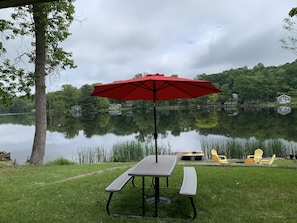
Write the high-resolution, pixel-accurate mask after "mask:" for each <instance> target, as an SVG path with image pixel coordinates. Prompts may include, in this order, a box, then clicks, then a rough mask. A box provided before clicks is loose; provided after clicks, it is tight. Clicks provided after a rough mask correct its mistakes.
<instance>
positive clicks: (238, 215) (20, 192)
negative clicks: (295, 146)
mask: <svg viewBox="0 0 297 223" xmlns="http://www.w3.org/2000/svg"><path fill="white" fill-rule="evenodd" d="M231 161H232V162H231V164H228V165H217V164H213V163H212V162H211V161H202V162H201V161H178V164H177V166H176V168H175V170H174V172H173V175H172V176H171V177H170V179H169V187H170V188H169V189H164V188H163V189H161V193H162V194H164V195H165V196H168V197H170V198H171V199H172V204H170V205H166V206H160V208H159V211H160V217H164V218H166V217H173V218H181V219H184V218H187V217H189V216H190V215H191V214H192V213H191V211H192V210H191V206H190V202H189V200H188V199H187V198H186V197H181V196H178V191H179V188H180V186H181V182H182V168H183V167H184V166H194V167H195V169H196V172H197V176H198V190H197V196H196V197H195V199H194V201H195V205H196V207H197V211H198V213H197V219H196V220H195V221H194V222H295V221H296V219H297V213H296V210H297V190H296V188H295V187H296V184H297V177H296V167H297V162H296V161H295V160H285V159H278V160H276V161H275V164H274V165H272V166H267V165H266V166H264V165H261V166H259V165H257V166H256V165H249V166H247V165H243V164H237V163H233V161H235V160H231ZM134 164H135V162H117V163H100V164H82V165H77V164H73V165H56V164H47V165H42V166H31V165H23V166H15V167H14V166H10V167H3V165H0V178H1V185H0V190H1V193H0V198H1V199H0V200H1V212H0V222H20V221H22V222H156V221H157V222H168V221H162V220H150V219H132V218H129V219H126V218H114V217H110V216H108V215H107V213H106V210H105V206H106V202H107V199H108V195H109V194H108V193H106V192H105V191H104V189H105V188H106V187H107V186H108V184H110V183H111V182H112V181H113V180H114V179H115V178H116V177H117V176H119V175H120V174H121V173H123V172H124V171H125V170H127V169H128V168H130V167H131V166H132V165H134ZM146 182H147V184H148V186H150V185H151V183H152V182H151V181H149V180H147V181H146ZM135 183H136V185H141V179H136V182H135ZM161 185H163V186H164V185H165V180H164V181H163V180H161ZM152 195H153V190H148V191H146V196H147V197H149V196H152ZM146 209H147V211H146V213H147V216H149V217H152V216H153V214H154V211H153V209H154V207H153V206H151V205H147V204H146ZM111 211H112V212H114V213H122V214H135V215H136V214H139V213H141V189H140V188H133V186H132V185H131V183H128V184H127V185H126V186H125V187H124V189H123V190H122V191H121V192H118V193H116V194H115V195H114V197H113V200H112V204H111Z"/></svg>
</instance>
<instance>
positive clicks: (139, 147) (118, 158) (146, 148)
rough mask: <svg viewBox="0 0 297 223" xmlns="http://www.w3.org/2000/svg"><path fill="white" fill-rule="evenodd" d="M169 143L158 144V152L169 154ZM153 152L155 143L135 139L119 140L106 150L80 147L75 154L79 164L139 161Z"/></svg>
mask: <svg viewBox="0 0 297 223" xmlns="http://www.w3.org/2000/svg"><path fill="white" fill-rule="evenodd" d="M170 153H171V150H170V146H169V145H159V146H158V154H162V155H166V154H170ZM151 154H155V145H154V144H150V143H149V144H147V143H142V142H138V141H136V140H131V141H126V142H119V143H116V144H114V145H113V147H112V150H111V151H110V152H107V150H106V149H105V148H103V147H97V148H81V149H79V151H78V154H77V161H78V163H79V164H86V163H89V164H92V163H102V162H131V161H139V160H141V159H142V158H144V157H145V156H147V155H151Z"/></svg>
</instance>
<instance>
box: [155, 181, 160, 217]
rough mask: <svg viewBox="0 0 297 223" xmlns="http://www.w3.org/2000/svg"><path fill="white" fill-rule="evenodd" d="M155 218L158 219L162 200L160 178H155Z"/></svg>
mask: <svg viewBox="0 0 297 223" xmlns="http://www.w3.org/2000/svg"><path fill="white" fill-rule="evenodd" d="M155 181H156V182H155V183H156V185H155V217H158V203H159V199H160V182H159V177H156V178H155Z"/></svg>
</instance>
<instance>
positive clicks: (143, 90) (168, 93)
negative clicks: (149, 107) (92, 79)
mask: <svg viewBox="0 0 297 223" xmlns="http://www.w3.org/2000/svg"><path fill="white" fill-rule="evenodd" d="M218 92H220V90H219V89H217V88H216V87H215V86H214V85H213V84H212V83H211V82H210V81H204V80H191V79H187V78H179V77H174V76H171V77H170V76H164V75H163V74H149V75H146V76H144V77H140V78H132V79H129V80H123V81H116V82H112V83H109V84H99V85H95V86H94V91H93V93H92V96H99V97H107V98H113V99H116V100H151V101H154V124H155V133H154V138H155V150H156V151H155V152H156V162H158V155H157V152H158V151H157V125H156V106H155V102H156V101H162V100H171V99H178V98H197V97H200V96H203V95H207V94H212V93H218Z"/></svg>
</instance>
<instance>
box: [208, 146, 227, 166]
mask: <svg viewBox="0 0 297 223" xmlns="http://www.w3.org/2000/svg"><path fill="white" fill-rule="evenodd" d="M211 158H212V160H213V161H214V162H215V163H229V162H228V160H227V157H226V156H224V155H218V153H217V151H216V150H215V149H212V150H211Z"/></svg>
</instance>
